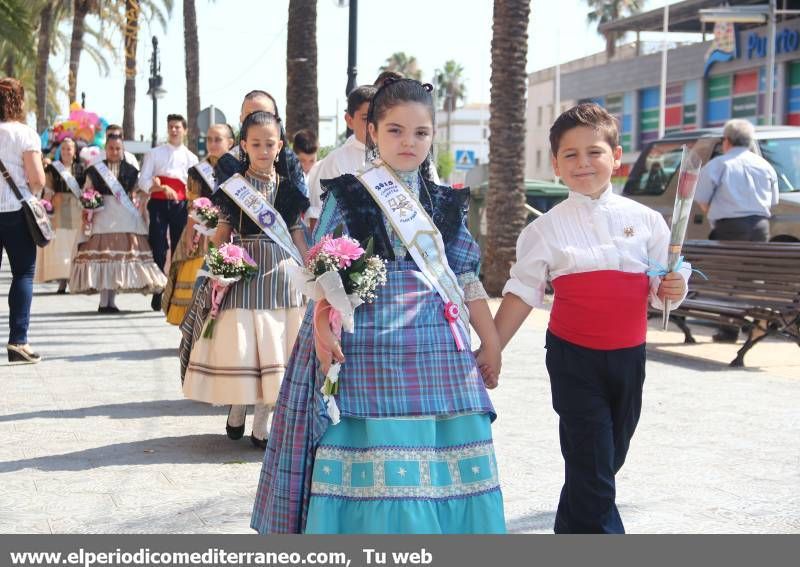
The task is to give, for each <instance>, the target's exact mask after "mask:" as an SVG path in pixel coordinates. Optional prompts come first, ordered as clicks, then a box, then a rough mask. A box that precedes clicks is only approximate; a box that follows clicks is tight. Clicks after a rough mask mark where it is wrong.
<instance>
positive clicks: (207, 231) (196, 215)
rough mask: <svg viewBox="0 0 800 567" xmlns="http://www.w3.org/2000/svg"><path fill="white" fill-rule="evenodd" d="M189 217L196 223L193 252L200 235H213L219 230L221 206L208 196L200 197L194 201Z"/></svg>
mask: <svg viewBox="0 0 800 567" xmlns="http://www.w3.org/2000/svg"><path fill="white" fill-rule="evenodd" d="M189 218H191V219H192V220H193V221H195V223H196V224H195V225H194V235H193V237H192V253H194V252H195V251H196V250H197V245H198V244H199V243H200V235H203V236H208V237H211V236H214V234H215V233H216V232H217V225H218V224H219V208H218V207H215V206H214V205H213V203H211V199H209V198H208V197H199V198H197V199H195V200H194V201H192V209H191V211H190V212H189Z"/></svg>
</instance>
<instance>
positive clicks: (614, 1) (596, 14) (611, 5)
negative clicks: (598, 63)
mask: <svg viewBox="0 0 800 567" xmlns="http://www.w3.org/2000/svg"><path fill="white" fill-rule="evenodd" d="M586 3H587V4H588V5H589V8H590V10H591V11H590V12H589V13H588V14H587V15H586V18H587V19H588V20H589V23H594V22H597V23H598V24H605V23H606V22H613V21H614V20H616V19H618V18H620V17H622V16H627V15H631V14H636V13H638V12H639V11H640V10H641V9H642V2H641V0H586ZM605 36H606V55H607V56H608V57H609V59H610V58H611V57H613V56H614V53H615V52H616V50H617V37H618V36H617V33H616V32H607V33H606V34H605Z"/></svg>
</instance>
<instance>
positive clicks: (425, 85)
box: [422, 83, 433, 93]
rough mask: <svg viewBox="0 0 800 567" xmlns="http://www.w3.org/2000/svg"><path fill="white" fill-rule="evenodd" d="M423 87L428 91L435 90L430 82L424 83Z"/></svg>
mask: <svg viewBox="0 0 800 567" xmlns="http://www.w3.org/2000/svg"><path fill="white" fill-rule="evenodd" d="M422 88H423V89H425V90H426V91H428V92H429V93H432V92H433V85H432V84H430V83H422Z"/></svg>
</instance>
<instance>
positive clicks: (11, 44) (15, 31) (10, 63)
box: [0, 0, 33, 77]
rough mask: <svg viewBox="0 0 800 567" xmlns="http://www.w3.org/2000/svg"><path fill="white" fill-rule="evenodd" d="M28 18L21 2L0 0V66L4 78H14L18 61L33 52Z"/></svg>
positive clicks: (27, 12)
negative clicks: (4, 75)
mask: <svg viewBox="0 0 800 567" xmlns="http://www.w3.org/2000/svg"><path fill="white" fill-rule="evenodd" d="M30 16H31V14H30V11H29V7H28V5H27V3H25V2H23V0H0V38H2V39H0V64H2V66H3V72H4V73H5V74H6V76H9V77H13V76H15V75H16V74H17V65H18V62H19V59H20V58H24V57H26V56H29V55H30V54H31V53H32V52H33V43H32V42H31V35H32V28H33V26H32V25H31V18H30Z"/></svg>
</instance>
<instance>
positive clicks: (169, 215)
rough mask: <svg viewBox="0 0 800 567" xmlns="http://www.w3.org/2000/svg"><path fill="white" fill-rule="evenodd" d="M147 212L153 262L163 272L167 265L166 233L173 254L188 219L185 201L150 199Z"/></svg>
mask: <svg viewBox="0 0 800 567" xmlns="http://www.w3.org/2000/svg"><path fill="white" fill-rule="evenodd" d="M147 212H148V213H149V214H150V230H149V234H148V240H149V242H150V248H152V249H153V260H155V262H156V264H157V265H158V267H159V268H161V271H162V272H163V271H164V265H165V264H166V263H167V231H169V245H170V247H171V249H172V253H173V254H174V253H175V248H176V247H177V246H178V241H179V240H180V239H181V233H183V229H184V227H185V226H186V219H187V218H188V209H187V207H186V201H170V200H162V199H150V201H148V203H147Z"/></svg>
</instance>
